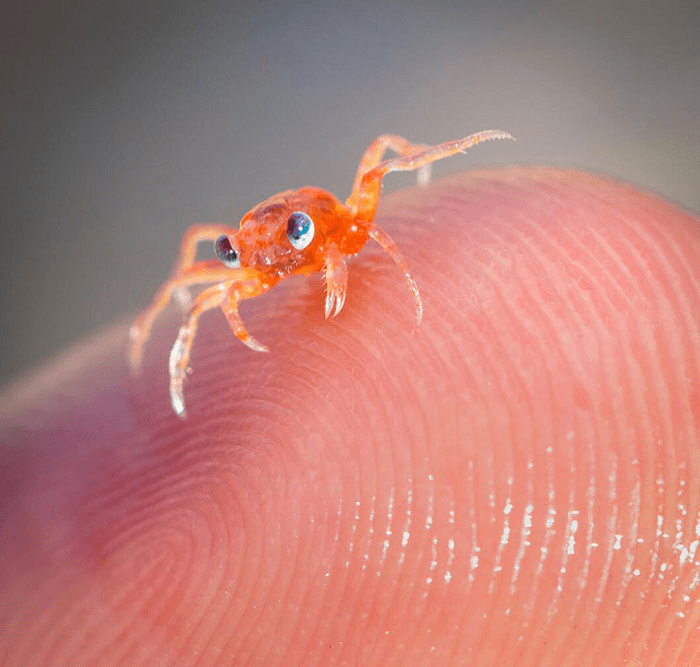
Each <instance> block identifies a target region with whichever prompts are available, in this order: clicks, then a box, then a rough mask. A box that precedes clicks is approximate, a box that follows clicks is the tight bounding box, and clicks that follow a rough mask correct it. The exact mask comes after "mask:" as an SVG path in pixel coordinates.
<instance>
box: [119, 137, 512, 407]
mask: <svg viewBox="0 0 700 667" xmlns="http://www.w3.org/2000/svg"><path fill="white" fill-rule="evenodd" d="M489 139H513V137H512V136H511V135H510V134H508V132H503V131H501V130H485V131H484V132H477V133H476V134H472V135H470V136H468V137H466V138H464V139H459V140H457V141H450V142H447V143H444V144H440V145H438V146H424V145H420V144H412V143H410V142H408V141H407V140H406V139H403V138H402V137H399V136H396V135H392V134H383V135H381V136H380V137H377V138H376V139H375V140H374V141H373V142H372V143H371V144H370V145H369V147H368V148H367V150H366V151H365V153H364V155H363V156H362V159H361V160H360V165H359V167H358V169H357V173H356V174H355V182H354V183H353V187H352V193H351V194H350V197H348V200H347V201H346V202H345V204H344V205H343V204H342V203H341V202H340V201H338V199H336V198H335V197H334V196H333V195H332V194H330V193H329V192H326V191H325V190H321V189H320V188H312V187H306V188H301V189H300V190H296V191H294V190H287V191H285V192H280V193H279V194H277V195H275V196H274V197H270V198H269V199H266V200H265V201H264V202H262V203H260V204H258V205H257V206H256V207H255V208H253V209H251V210H250V211H248V213H246V214H245V215H244V216H243V218H242V220H241V222H240V225H239V228H238V229H235V228H234V227H232V226H230V225H224V224H218V223H211V224H198V225H193V226H192V227H190V228H189V229H188V230H187V232H186V233H185V236H184V238H183V239H182V244H181V246H180V254H179V256H178V259H177V262H176V263H175V267H174V269H173V272H172V275H171V276H170V278H169V279H168V280H167V281H166V282H165V283H163V285H162V286H161V287H160V289H159V290H158V292H157V293H156V295H155V297H154V298H153V301H152V302H151V304H150V305H149V306H148V308H146V310H144V311H143V312H142V313H141V315H140V316H139V317H138V319H137V320H136V321H135V322H134V324H133V325H132V327H131V329H130V331H129V335H130V339H131V345H130V351H129V361H130V365H131V368H132V370H133V371H134V372H136V371H137V370H138V369H139V367H140V365H141V358H142V355H143V346H144V345H145V343H146V341H147V340H148V337H149V335H150V332H151V327H152V326H153V322H154V321H155V319H156V317H157V316H158V314H159V313H160V312H161V311H162V310H163V308H165V306H166V305H167V304H168V302H169V301H170V298H171V297H172V296H175V297H176V299H177V300H179V301H180V302H182V303H183V304H186V308H187V312H186V314H185V318H184V322H183V324H182V326H181V327H180V332H179V333H178V336H177V339H176V340H175V344H174V345H173V348H172V351H171V352H170V362H169V369H170V399H171V402H172V406H173V409H174V410H175V412H176V413H177V414H178V415H179V416H180V417H183V418H184V417H185V402H184V397H183V383H184V380H185V377H186V375H187V372H188V364H189V359H190V351H191V349H192V342H193V341H194V337H195V334H196V332H197V324H198V321H199V318H200V316H201V315H202V313H204V312H205V311H207V310H211V309H212V308H221V310H222V311H223V313H224V315H225V316H226V319H227V321H228V323H229V326H230V327H231V330H232V331H233V334H234V335H235V336H236V337H237V338H239V339H240V340H241V341H242V342H243V343H245V344H246V345H247V346H248V347H249V348H251V349H253V350H256V351H258V352H266V351H267V348H266V347H265V346H264V345H263V344H262V343H259V342H258V341H257V340H255V338H253V337H252V336H251V335H250V334H249V333H248V332H247V331H246V329H245V326H244V324H243V321H242V320H241V317H240V315H239V314H238V302H239V301H241V300H243V299H250V298H252V297H256V296H259V295H260V294H263V293H265V292H267V290H269V289H270V288H271V287H272V286H273V285H275V284H276V283H278V282H279V281H280V280H282V279H284V278H287V277H289V276H292V275H296V274H301V275H309V274H311V273H316V272H321V271H323V272H324V273H325V276H326V286H327V293H326V317H330V316H331V315H333V316H335V315H337V314H338V313H339V312H340V311H341V310H342V309H343V304H344V303H345V294H346V289H347V282H348V270H347V266H346V264H345V257H346V256H347V255H354V254H356V253H358V252H359V251H360V250H361V249H362V247H363V246H364V245H365V243H367V239H369V238H370V237H371V238H373V239H374V240H375V241H376V242H377V243H378V244H379V245H380V246H381V247H382V248H383V249H384V250H385V251H386V253H387V254H388V255H389V256H390V257H391V259H393V260H394V262H395V263H396V264H397V266H398V267H399V268H400V269H401V271H403V274H404V278H405V279H406V282H407V283H408V287H409V289H410V290H411V292H412V293H413V298H414V301H415V308H416V319H417V320H418V324H420V323H421V320H422V318H423V304H422V301H421V297H420V293H419V291H418V286H417V285H416V281H415V280H414V279H413V276H412V275H411V273H410V271H409V268H408V264H407V263H406V260H405V259H404V257H403V255H402V254H401V252H400V251H399V249H398V247H397V246H396V244H395V243H394V241H393V240H392V238H391V237H390V236H389V234H387V233H386V232H385V231H384V230H383V229H381V228H380V227H378V226H377V225H375V224H373V220H374V215H375V213H376V211H377V206H378V204H379V195H380V190H381V183H382V178H383V177H384V176H385V175H386V174H388V173H389V172H391V171H413V170H415V169H421V168H422V167H427V165H429V164H430V163H432V162H435V161H436V160H441V159H442V158H445V157H449V156H451V155H456V154H457V153H462V152H464V151H466V150H467V148H469V147H470V146H473V145H474V144H478V143H480V142H482V141H487V140H489ZM389 149H390V150H392V151H394V152H395V153H397V154H398V157H395V158H392V159H389V160H384V161H382V158H383V156H384V154H385V153H386V151H387V150H389ZM420 174H421V172H419V175H420ZM200 241H214V251H215V253H216V257H217V259H210V260H205V261H202V262H195V261H194V259H195V255H196V252H197V246H198V244H199V242H200ZM205 283H214V284H213V285H211V286H210V287H207V288H206V289H204V290H203V291H202V292H200V294H199V295H198V296H197V297H196V298H195V299H194V301H193V302H191V303H190V299H189V293H188V291H187V288H188V287H189V286H190V285H201V284H205Z"/></svg>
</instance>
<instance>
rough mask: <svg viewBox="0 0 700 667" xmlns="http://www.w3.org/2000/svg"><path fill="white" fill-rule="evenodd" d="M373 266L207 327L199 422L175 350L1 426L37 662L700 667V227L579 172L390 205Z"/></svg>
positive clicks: (522, 177)
mask: <svg viewBox="0 0 700 667" xmlns="http://www.w3.org/2000/svg"><path fill="white" fill-rule="evenodd" d="M378 221H379V222H380V224H381V225H382V226H383V227H384V228H386V229H388V230H391V232H392V235H394V237H395V239H396V241H397V243H398V244H399V245H400V247H401V248H402V250H403V251H404V254H405V255H406V257H407V259H408V261H409V262H410V264H411V266H412V268H413V270H414V274H415V277H416V280H417V282H418V284H419V286H420V289H421V294H422V296H423V302H424V305H425V317H424V321H423V324H422V325H421V326H420V327H418V328H415V324H414V312H413V308H412V302H411V299H410V294H408V293H407V291H406V288H405V284H404V282H403V280H402V278H401V275H400V272H398V271H397V269H396V267H395V266H394V265H393V264H392V263H391V262H390V260H388V259H387V258H386V256H385V255H383V254H381V253H380V251H378V250H376V251H375V250H371V249H369V248H367V249H366V250H365V251H363V253H362V254H361V255H359V256H358V257H357V258H356V259H354V260H352V261H351V262H350V265H349V286H348V297H347V301H346V303H345V308H344V310H343V313H342V316H340V317H338V318H336V319H332V320H328V321H326V320H325V319H324V316H323V308H322V301H323V296H322V295H323V289H322V284H321V282H320V281H315V280H314V279H313V278H312V279H307V278H300V279H295V280H288V281H285V282H284V283H281V284H280V285H278V286H277V288H276V289H275V290H272V291H271V292H270V293H269V294H267V295H265V296H264V297H263V298H261V299H256V300H253V301H250V302H248V304H247V306H246V307H247V310H245V311H244V312H245V318H246V324H247V326H248V327H249V329H250V330H251V331H252V332H255V334H256V335H259V336H260V338H261V339H263V340H265V342H266V343H267V344H268V345H269V347H270V350H271V351H270V354H267V355H261V354H255V353H253V352H251V351H250V350H248V349H247V348H246V347H245V346H243V345H240V343H238V342H237V341H236V339H235V338H234V337H233V336H231V334H230V330H229V328H228V326H227V324H226V321H225V319H224V318H223V317H222V316H221V314H220V313H218V312H214V313H212V314H211V315H209V316H208V317H207V318H206V319H203V320H202V326H201V328H200V332H199V335H198V337H197V345H196V346H195V348H194V350H193V356H192V364H193V366H194V367H196V372H195V373H194V374H193V375H192V377H191V379H190V381H189V382H188V407H189V410H190V413H189V418H188V420H187V421H184V422H183V421H181V420H179V419H178V418H177V417H176V416H175V414H174V413H173V412H172V410H171V407H170V403H169V397H168V381H167V375H166V374H165V373H164V364H165V360H166V358H167V355H168V348H169V342H170V341H171V340H172V334H173V332H174V330H175V329H176V328H177V325H178V320H177V314H176V313H175V312H174V309H173V310H172V311H167V312H169V313H170V315H167V314H166V315H164V316H163V318H162V319H160V320H159V321H158V323H157V324H156V325H155V328H154V334H153V338H152V340H151V342H150V343H149V346H148V348H147V351H146V353H145V354H144V357H143V373H142V375H141V377H140V378H138V379H132V378H131V377H130V375H129V370H128V365H127V363H126V361H125V358H124V357H125V350H126V346H127V327H126V325H125V326H123V327H119V328H117V329H116V330H113V331H111V332H108V333H106V334H104V335H103V336H102V337H100V338H98V339H94V340H91V341H88V342H86V343H83V344H81V345H79V346H78V347H76V348H75V349H73V350H71V351H69V352H68V353H66V354H65V355H64V356H62V357H60V358H59V359H57V360H56V361H55V362H53V363H52V364H51V365H49V366H48V367H46V368H44V369H43V370H40V371H38V372H37V373H35V374H33V375H31V376H29V377H27V378H25V379H23V380H21V381H20V382H19V383H17V384H15V385H13V386H11V387H10V388H9V389H8V390H7V391H6V393H5V394H4V396H3V398H2V401H1V402H0V425H1V426H0V442H1V443H2V450H1V451H2V465H1V466H0V474H1V475H2V478H1V479H0V493H1V494H2V510H1V511H0V520H1V521H2V526H1V532H0V535H2V536H3V548H2V550H0V611H1V613H0V618H1V619H2V625H0V656H2V660H3V662H2V664H3V665H8V666H14V665H51V666H54V665H95V664H100V665H134V664H138V665H172V664H178V665H232V664H235V665H402V666H405V665H427V664H434V665H472V664H478V665H489V664H494V665H496V664H497V665H515V664H517V665H538V666H542V665H617V664H644V665H654V664H663V665H693V664H700V630H698V627H699V626H700V623H699V622H698V621H699V618H700V595H698V586H699V585H700V567H699V566H700V562H698V561H700V549H699V548H698V540H699V539H700V537H699V536H698V535H699V533H700V527H699V526H698V520H699V518H700V454H699V453H698V452H700V446H699V445H700V442H699V440H700V268H699V267H700V221H698V220H697V219H696V218H694V217H693V216H691V215H689V214H688V213H686V212H683V211H681V210H679V209H678V208H676V207H674V206H672V205H670V204H667V203H665V202H663V201H661V200H660V199H658V198H657V197H654V196H652V195H649V194H645V193H641V192H639V191H637V190H636V189H634V188H632V187H630V186H626V185H621V184H616V183H614V182H612V181H610V180H605V179H600V178H598V177H594V176H591V175H587V174H582V173H578V172H573V171H566V172H562V171H555V170H547V169H509V170H499V171H483V172H473V173H471V174H463V175H460V176H457V177H454V178H452V179H447V180H443V181H439V182H436V183H434V184H432V185H431V186H429V187H428V188H427V189H425V190H420V189H412V190H408V191H404V192H401V193H398V194H396V195H394V196H390V197H387V198H386V199H385V200H383V205H382V208H380V212H379V215H378Z"/></svg>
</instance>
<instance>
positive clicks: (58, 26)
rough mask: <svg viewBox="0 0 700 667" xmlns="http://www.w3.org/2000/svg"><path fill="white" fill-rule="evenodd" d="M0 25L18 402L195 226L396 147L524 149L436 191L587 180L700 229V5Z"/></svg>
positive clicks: (345, 175)
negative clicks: (47, 365)
mask: <svg viewBox="0 0 700 667" xmlns="http://www.w3.org/2000/svg"><path fill="white" fill-rule="evenodd" d="M13 4H14V5H16V6H15V7H13V6H12V5H13ZM0 24H1V25H0V67H1V71H0V216H1V219H0V222H1V226H0V229H1V231H0V234H1V238H0V241H1V244H0V271H1V275H0V351H1V353H0V383H2V382H6V381H7V380H9V379H10V378H12V377H13V376H16V375H17V374H19V373H20V372H22V371H23V370H27V369H28V368H30V367H32V366H34V365H36V364H38V363H40V362H42V361H44V360H45V359H47V358H48V357H49V356H50V355H52V354H54V353H56V352H57V351H58V350H60V349H61V348H63V347H65V346H66V345H67V344H69V343H71V342H73V341H75V340H77V339H78V338H79V337H80V336H82V335H84V334H86V333H88V332H91V331H95V330H98V329H100V328H102V327H104V326H105V325H106V324H108V323H109V322H112V321H115V320H117V319H120V318H123V317H124V316H125V314H128V313H130V312H135V311H136V310H138V309H140V308H142V307H143V306H144V305H145V304H146V303H147V301H148V299H149V298H150V296H151V295H152V293H153V291H154V290H155V288H156V287H157V285H158V284H159V283H160V281H161V280H162V279H164V278H165V276H166V275H167V273H168V271H169V269H170V266H171V263H172V261H173V259H174V257H175V253H176V251H177V247H178V243H179V240H180V236H181V234H182V232H183V231H184V230H185V229H186V227H187V226H188V225H189V224H191V223H192V222H194V221H199V220H223V221H234V222H237V221H238V219H239V218H240V216H241V215H242V214H243V213H244V212H245V211H246V210H247V209H248V208H250V207H251V206H253V205H254V204H256V203H257V202H258V201H260V200H261V199H264V198H265V197H267V196H269V195H271V194H273V193H274V192H276V191H278V190H282V189H287V188H291V187H298V186H302V185H318V186H321V187H325V188H327V189H329V190H331V191H333V192H335V193H336V194H337V195H338V196H340V197H341V198H344V197H345V196H347V194H348V193H349V189H350V185H351V183H352V177H353V173H354V169H355V166H356V163H357V159H358V158H359V155H360V154H361V152H362V150H363V149H364V148H365V146H366V144H367V143H368V142H369V141H370V140H371V139H372V138H373V137H374V136H375V135H377V134H380V133H382V132H394V133H399V134H403V135H405V136H406V137H408V138H409V139H412V140H415V141H417V142H421V143H437V142H440V141H444V140H447V139H454V138H458V137H461V136H464V135H465V134H468V133H470V132H472V131H476V130H481V129H486V128H493V127H495V128H502V129H507V130H509V131H511V132H512V133H513V134H514V135H516V136H517V138H518V143H517V144H510V143H508V144H505V143H494V144H487V145H485V146H483V147H479V148H477V149H476V150H475V151H474V152H473V153H471V155H470V156H468V157H461V158H453V159H451V160H449V161H446V162H445V163H442V164H440V165H437V168H436V170H435V173H436V175H438V176H439V175H440V174H441V173H442V174H444V173H446V172H448V171H456V170H464V169H470V168H475V167H477V166H479V165H480V164H484V163H489V164H506V163H517V162H523V163H547V164H556V165H576V166H579V167H583V168H588V169H592V170H596V171H603V172H608V173H610V174H613V175H615V176H620V177H623V178H625V179H628V180H630V181H634V182H636V183H639V184H641V185H643V186H646V187H648V188H651V189H653V190H656V191H658V192H661V193H663V194H665V195H667V196H668V197H670V198H672V199H675V200H676V201H678V202H680V203H682V204H684V205H685V206H687V207H689V208H691V209H693V210H696V211H698V210H700V187H699V185H700V175H699V174H700V172H699V171H698V168H699V166H700V125H699V123H698V120H699V116H700V38H699V37H698V35H699V34H700V2H698V1H697V0H687V1H679V0H676V1H674V0H663V1H662V0H657V1H651V2H643V1H640V0H629V1H628V0H622V1H616V0H610V1H602V0H593V1H590V0H588V1H580V2H579V1H576V2H572V1H557V0H554V1H548V2H538V1H534V0H533V1H531V2H525V1H517V0H512V1H511V0H495V1H494V0H478V1H476V2H432V3H431V2H408V1H399V0H393V1H389V0H385V1H382V0H373V1H371V2H367V1H364V0H358V1H353V2H349V1H343V2H321V1H320V0H311V1H308V2H286V3H274V2H250V3H240V2H238V3H234V2H216V1H206V0H205V1H201V2H189V1H188V2H183V1H181V0H175V1H171V2H155V1H154V0H124V1H120V2H114V1H107V0H94V1H88V0H65V1H63V2H59V1H58V0H43V1H42V0H29V1H24V2H21V3H20V2H17V1H15V2H12V3H11V4H10V5H9V6H5V8H4V9H3V18H2V21H1V22H0ZM410 182H412V179H411V178H409V177H408V176H407V175H392V176H391V177H390V178H389V179H387V188H388V189H395V188H397V187H402V186H404V185H407V184H408V183H410Z"/></svg>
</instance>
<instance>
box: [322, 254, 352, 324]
mask: <svg viewBox="0 0 700 667" xmlns="http://www.w3.org/2000/svg"><path fill="white" fill-rule="evenodd" d="M325 260H326V265H325V269H326V319H328V318H329V317H330V316H331V315H333V317H335V316H336V315H337V314H338V313H339V312H340V311H341V310H343V305H344V304H345V295H346V294H347V291H348V267H347V264H345V257H344V255H343V253H341V252H340V250H339V249H338V246H337V245H336V244H335V243H331V244H329V246H328V249H327V250H326V257H325Z"/></svg>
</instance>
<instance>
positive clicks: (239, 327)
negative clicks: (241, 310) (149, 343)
mask: <svg viewBox="0 0 700 667" xmlns="http://www.w3.org/2000/svg"><path fill="white" fill-rule="evenodd" d="M228 271H229V276H228V277H229V278H230V276H231V269H228ZM239 276H240V277H239V278H238V279H236V280H234V281H230V280H229V281H228V282H226V283H220V284H218V285H212V286H211V287H207V289H205V290H204V291H202V292H201V293H200V294H199V295H198V296H197V298H196V299H195V300H194V302H193V304H192V307H191V308H190V310H189V312H188V313H187V315H186V317H185V321H184V322H183V324H182V326H181V327H180V331H179V332H178V334H177V339H176V340H175V344H174V345H173V348H172V350H171V351H170V359H169V362H168V368H169V370H170V401H171V403H172V406H173V410H175V412H176V414H177V415H178V416H180V417H182V418H183V419H184V418H185V416H186V415H185V399H184V395H183V384H184V382H185V378H186V377H187V367H188V365H189V361H190V353H191V351H192V343H193V341H194V337H195V335H196V334H197V326H198V324H199V318H200V317H201V316H202V314H203V313H205V312H206V311H208V310H211V309H212V308H216V307H217V306H220V307H221V310H222V311H223V313H224V315H225V316H226V320H227V321H228V323H229V326H230V327H231V330H232V331H233V333H234V335H235V336H236V337H237V338H238V339H239V340H240V341H242V342H243V343H245V344H246V345H247V346H248V347H250V348H251V349H253V350H256V351H257V352H267V348H266V347H265V346H264V345H263V344H262V343H259V342H258V341H257V340H255V338H253V337H252V336H251V335H250V334H249V333H248V332H247V331H246V329H245V326H244V324H243V321H242V320H241V317H240V315H239V314H238V301H239V300H241V299H247V298H250V297H253V296H257V295H258V294H262V293H263V292H265V291H267V290H268V289H269V287H270V286H271V285H267V284H263V283H261V282H260V281H259V280H258V278H257V274H255V272H253V271H252V270H251V269H241V270H240V271H239Z"/></svg>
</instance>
